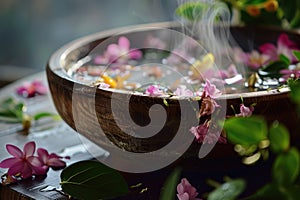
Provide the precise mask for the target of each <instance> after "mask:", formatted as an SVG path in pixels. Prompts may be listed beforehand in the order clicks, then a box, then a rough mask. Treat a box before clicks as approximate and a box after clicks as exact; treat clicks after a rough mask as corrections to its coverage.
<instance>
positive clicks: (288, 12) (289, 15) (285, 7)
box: [278, 0, 297, 22]
mask: <svg viewBox="0 0 300 200" xmlns="http://www.w3.org/2000/svg"><path fill="white" fill-rule="evenodd" d="M278 3H279V7H280V8H281V9H282V11H283V13H284V17H285V18H286V19H287V20H288V21H289V22H290V21H292V20H293V19H294V17H295V14H296V11H297V1H295V0H293V1H289V2H288V3H287V2H286V1H279V2H278Z"/></svg>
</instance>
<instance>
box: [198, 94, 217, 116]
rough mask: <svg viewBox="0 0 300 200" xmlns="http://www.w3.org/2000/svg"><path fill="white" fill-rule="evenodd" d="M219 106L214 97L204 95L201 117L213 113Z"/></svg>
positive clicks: (200, 111)
mask: <svg viewBox="0 0 300 200" xmlns="http://www.w3.org/2000/svg"><path fill="white" fill-rule="evenodd" d="M217 107H220V105H218V104H217V102H216V101H215V100H214V99H212V98H210V97H209V96H208V97H204V98H203V99H202V103H201V107H200V110H199V117H202V116H204V115H211V114H212V113H213V112H214V111H215V110H216V108H217Z"/></svg>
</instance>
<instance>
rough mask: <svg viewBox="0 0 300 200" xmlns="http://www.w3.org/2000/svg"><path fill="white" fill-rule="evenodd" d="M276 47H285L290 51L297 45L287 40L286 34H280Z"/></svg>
mask: <svg viewBox="0 0 300 200" xmlns="http://www.w3.org/2000/svg"><path fill="white" fill-rule="evenodd" d="M277 45H278V47H279V46H285V47H287V48H290V49H293V48H297V45H296V44H295V43H294V42H292V41H291V40H290V39H289V37H288V35H287V34H281V35H280V36H279V38H278V41H277Z"/></svg>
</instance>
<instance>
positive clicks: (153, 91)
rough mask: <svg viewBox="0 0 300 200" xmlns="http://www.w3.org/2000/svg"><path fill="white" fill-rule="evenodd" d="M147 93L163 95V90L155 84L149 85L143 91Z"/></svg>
mask: <svg viewBox="0 0 300 200" xmlns="http://www.w3.org/2000/svg"><path fill="white" fill-rule="evenodd" d="M145 93H146V94H147V95H149V96H152V97H157V96H161V95H163V94H164V93H163V91H162V90H160V89H159V86H157V85H150V86H149V87H148V88H147V89H146V92H145Z"/></svg>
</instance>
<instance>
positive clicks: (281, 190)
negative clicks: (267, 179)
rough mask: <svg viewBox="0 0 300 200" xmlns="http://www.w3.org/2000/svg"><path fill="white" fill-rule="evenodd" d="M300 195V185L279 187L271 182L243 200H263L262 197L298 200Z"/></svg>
mask: <svg viewBox="0 0 300 200" xmlns="http://www.w3.org/2000/svg"><path fill="white" fill-rule="evenodd" d="M299 196H300V187H299V185H292V186H289V187H279V186H278V185H276V184H274V183H269V184H267V185H265V186H263V187H262V188H260V189H259V190H258V191H257V192H255V194H253V195H251V196H249V197H247V198H244V199H243V200H261V199H289V200H298V199H299Z"/></svg>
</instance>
